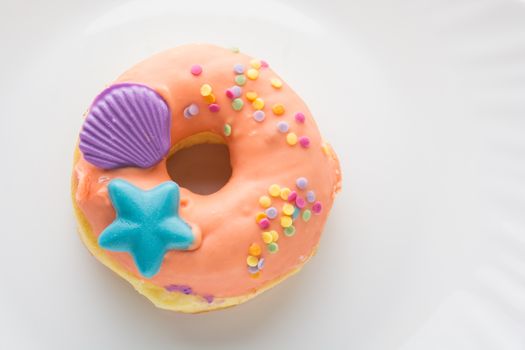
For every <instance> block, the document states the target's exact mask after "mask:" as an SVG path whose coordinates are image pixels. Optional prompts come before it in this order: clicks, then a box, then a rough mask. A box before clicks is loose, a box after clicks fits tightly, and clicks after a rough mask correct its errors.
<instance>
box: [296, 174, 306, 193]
mask: <svg viewBox="0 0 525 350" xmlns="http://www.w3.org/2000/svg"><path fill="white" fill-rule="evenodd" d="M295 184H296V185H297V188H299V189H301V190H304V189H305V188H306V187H307V186H308V180H307V179H306V177H300V178H298V179H297V180H296V181H295Z"/></svg>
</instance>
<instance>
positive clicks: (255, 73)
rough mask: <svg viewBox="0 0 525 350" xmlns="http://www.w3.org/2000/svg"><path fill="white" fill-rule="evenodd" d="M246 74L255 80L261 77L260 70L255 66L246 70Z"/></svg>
mask: <svg viewBox="0 0 525 350" xmlns="http://www.w3.org/2000/svg"><path fill="white" fill-rule="evenodd" d="M246 75H247V76H248V79H251V80H255V79H257V78H259V71H258V70H257V69H255V68H250V69H248V71H247V72H246Z"/></svg>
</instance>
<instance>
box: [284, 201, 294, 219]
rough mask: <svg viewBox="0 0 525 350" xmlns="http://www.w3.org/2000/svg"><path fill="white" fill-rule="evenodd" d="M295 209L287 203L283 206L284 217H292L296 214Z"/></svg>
mask: <svg viewBox="0 0 525 350" xmlns="http://www.w3.org/2000/svg"><path fill="white" fill-rule="evenodd" d="M294 210H295V208H294V206H293V205H291V204H290V203H285V204H284V205H283V213H284V215H288V216H291V215H292V214H293V212H294Z"/></svg>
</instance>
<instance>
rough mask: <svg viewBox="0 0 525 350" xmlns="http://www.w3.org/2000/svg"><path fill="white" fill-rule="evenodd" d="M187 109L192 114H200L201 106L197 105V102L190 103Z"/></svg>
mask: <svg viewBox="0 0 525 350" xmlns="http://www.w3.org/2000/svg"><path fill="white" fill-rule="evenodd" d="M187 109H188V112H189V113H190V114H191V115H192V116H196V115H197V114H199V106H197V105H196V104H195V103H192V104H191V105H189V106H188V107H187Z"/></svg>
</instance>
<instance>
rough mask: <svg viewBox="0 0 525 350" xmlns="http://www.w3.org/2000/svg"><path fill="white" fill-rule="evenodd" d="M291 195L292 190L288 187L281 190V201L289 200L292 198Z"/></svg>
mask: <svg viewBox="0 0 525 350" xmlns="http://www.w3.org/2000/svg"><path fill="white" fill-rule="evenodd" d="M290 193H292V190H290V189H289V188H288V187H283V188H281V194H280V196H281V199H282V200H288V197H289V196H290Z"/></svg>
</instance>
